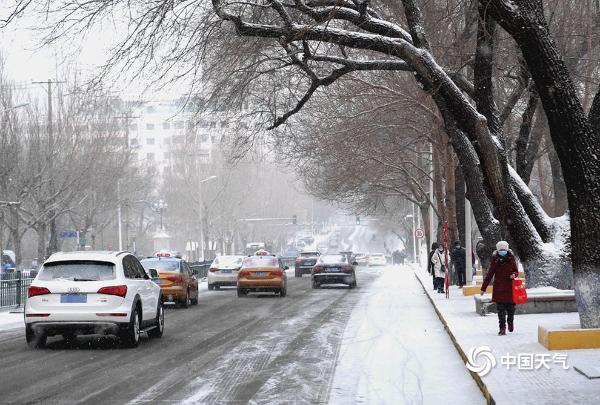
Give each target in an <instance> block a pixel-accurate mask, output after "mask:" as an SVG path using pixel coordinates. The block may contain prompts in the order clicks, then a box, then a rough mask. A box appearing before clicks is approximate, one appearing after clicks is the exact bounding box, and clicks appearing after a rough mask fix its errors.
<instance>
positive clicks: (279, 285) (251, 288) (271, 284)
mask: <svg viewBox="0 0 600 405" xmlns="http://www.w3.org/2000/svg"><path fill="white" fill-rule="evenodd" d="M287 269H288V267H287V266H284V265H283V264H282V263H281V259H279V258H278V257H276V256H274V255H266V254H261V255H255V256H248V257H245V258H244V260H243V261H242V267H241V268H240V271H239V272H238V279H237V294H238V297H243V296H245V295H247V294H248V293H249V292H273V293H275V294H279V296H280V297H285V295H286V293H287V275H286V273H285V271H286V270H287Z"/></svg>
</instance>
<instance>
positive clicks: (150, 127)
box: [146, 123, 154, 129]
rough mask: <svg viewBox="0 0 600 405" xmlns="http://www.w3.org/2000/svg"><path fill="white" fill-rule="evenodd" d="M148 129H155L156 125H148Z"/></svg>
mask: <svg viewBox="0 0 600 405" xmlns="http://www.w3.org/2000/svg"><path fill="white" fill-rule="evenodd" d="M146 129H154V124H150V123H148V124H146Z"/></svg>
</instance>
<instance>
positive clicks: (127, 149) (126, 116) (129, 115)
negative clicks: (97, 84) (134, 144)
mask: <svg viewBox="0 0 600 405" xmlns="http://www.w3.org/2000/svg"><path fill="white" fill-rule="evenodd" d="M115 118H121V119H124V120H125V145H124V146H125V154H126V156H125V159H126V160H125V162H126V166H128V165H129V158H130V152H131V145H130V144H129V120H131V119H135V118H140V116H139V115H132V113H131V111H127V112H126V113H125V114H123V115H119V116H116V117H115ZM119 198H120V197H119ZM120 207H121V203H120V200H119V240H121V234H120V229H121V218H120V216H121V210H120ZM125 244H126V246H125V248H126V249H125V250H128V251H129V203H127V204H125ZM119 245H120V244H119ZM119 250H122V249H121V246H120V247H119ZM134 250H135V247H134Z"/></svg>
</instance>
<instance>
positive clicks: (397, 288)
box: [329, 266, 485, 405]
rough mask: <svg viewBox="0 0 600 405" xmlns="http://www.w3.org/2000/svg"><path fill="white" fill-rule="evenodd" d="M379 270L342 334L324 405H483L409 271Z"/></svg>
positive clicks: (387, 268) (428, 303)
mask: <svg viewBox="0 0 600 405" xmlns="http://www.w3.org/2000/svg"><path fill="white" fill-rule="evenodd" d="M381 271H382V275H381V277H380V278H379V279H378V280H376V281H375V282H374V283H373V284H372V285H371V286H370V287H369V288H368V289H365V290H364V291H362V294H363V297H362V298H361V301H360V302H359V304H358V305H357V306H356V307H355V309H354V310H353V312H352V315H351V317H350V321H349V323H348V325H347V326H346V329H345V331H344V335H343V339H342V345H341V348H340V353H339V359H338V363H337V366H336V370H335V373H334V376H333V381H332V388H331V393H330V397H329V403H331V404H350V403H367V404H435V405H439V404H443V403H462V404H483V403H485V400H484V398H483V395H482V393H481V391H480V390H479V388H478V387H477V385H476V384H475V382H474V380H473V379H472V378H471V376H470V374H469V372H468V371H467V369H466V367H465V365H464V362H463V361H462V359H461V358H460V356H459V355H458V353H457V351H456V349H455V348H454V346H453V345H452V342H451V340H450V338H449V337H448V335H447V333H446V332H445V330H444V327H443V325H442V324H441V322H440V320H439V319H438V317H437V315H436V313H435V311H434V310H433V308H432V307H431V303H430V302H429V300H428V299H427V297H426V295H425V294H424V293H423V289H422V288H421V286H420V285H419V283H418V282H417V280H416V279H415V277H414V273H413V269H412V268H411V267H409V266H403V267H391V266H390V267H386V268H383V269H382V270H381ZM359 282H360V279H359Z"/></svg>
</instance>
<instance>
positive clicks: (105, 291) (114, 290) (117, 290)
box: [98, 285, 127, 298]
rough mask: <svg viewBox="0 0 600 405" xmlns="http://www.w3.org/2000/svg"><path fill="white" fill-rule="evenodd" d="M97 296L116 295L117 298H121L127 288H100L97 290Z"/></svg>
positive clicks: (125, 293)
mask: <svg viewBox="0 0 600 405" xmlns="http://www.w3.org/2000/svg"><path fill="white" fill-rule="evenodd" d="M98 294H106V295H116V296H118V297H123V298H125V296H126V295H127V286H126V285H114V286H110V287H102V288H101V289H99V290H98Z"/></svg>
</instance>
